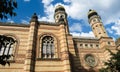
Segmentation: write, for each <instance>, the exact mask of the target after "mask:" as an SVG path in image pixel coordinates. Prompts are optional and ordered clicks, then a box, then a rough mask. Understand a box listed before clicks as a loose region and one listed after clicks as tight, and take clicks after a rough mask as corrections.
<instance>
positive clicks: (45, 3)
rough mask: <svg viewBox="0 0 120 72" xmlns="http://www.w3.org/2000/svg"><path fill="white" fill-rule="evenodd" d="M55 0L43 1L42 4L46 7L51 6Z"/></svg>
mask: <svg viewBox="0 0 120 72" xmlns="http://www.w3.org/2000/svg"><path fill="white" fill-rule="evenodd" d="M52 1H53V0H42V3H43V4H44V6H47V5H49V4H50V3H51V2H52Z"/></svg>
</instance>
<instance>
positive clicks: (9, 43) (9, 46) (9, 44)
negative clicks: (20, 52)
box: [0, 35, 17, 60]
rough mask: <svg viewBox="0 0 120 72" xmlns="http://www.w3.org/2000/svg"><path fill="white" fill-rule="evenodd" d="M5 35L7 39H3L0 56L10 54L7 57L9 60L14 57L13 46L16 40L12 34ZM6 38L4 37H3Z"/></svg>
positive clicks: (15, 44)
mask: <svg viewBox="0 0 120 72" xmlns="http://www.w3.org/2000/svg"><path fill="white" fill-rule="evenodd" d="M4 36H5V37H7V38H8V39H7V40H6V41H5V40H4V42H3V43H4V44H5V45H2V46H1V50H0V56H2V55H6V56H7V55H10V56H11V57H10V58H9V60H14V57H15V50H16V49H15V48H16V46H17V40H16V38H15V37H13V36H9V35H4ZM5 39H6V38H5Z"/></svg>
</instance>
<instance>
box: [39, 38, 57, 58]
mask: <svg viewBox="0 0 120 72" xmlns="http://www.w3.org/2000/svg"><path fill="white" fill-rule="evenodd" d="M41 49H42V50H41V51H42V52H41V54H42V55H41V56H42V58H54V49H55V48H54V39H53V37H51V36H45V37H44V38H43V39H42V48H41Z"/></svg>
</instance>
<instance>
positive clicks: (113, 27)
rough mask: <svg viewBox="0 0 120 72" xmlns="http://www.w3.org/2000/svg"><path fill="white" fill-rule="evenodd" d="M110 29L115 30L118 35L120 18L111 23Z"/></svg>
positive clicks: (119, 32)
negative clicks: (113, 23)
mask: <svg viewBox="0 0 120 72" xmlns="http://www.w3.org/2000/svg"><path fill="white" fill-rule="evenodd" d="M111 29H112V30H114V31H115V34H116V35H119V36H120V19H119V20H118V21H116V22H115V25H113V26H112V27H111Z"/></svg>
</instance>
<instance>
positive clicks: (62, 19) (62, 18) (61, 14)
mask: <svg viewBox="0 0 120 72" xmlns="http://www.w3.org/2000/svg"><path fill="white" fill-rule="evenodd" d="M54 19H55V23H58V24H64V25H65V30H66V33H67V34H68V33H69V28H68V21H67V13H66V11H65V8H64V7H63V6H61V5H58V6H56V8H55V13H54Z"/></svg>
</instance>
